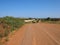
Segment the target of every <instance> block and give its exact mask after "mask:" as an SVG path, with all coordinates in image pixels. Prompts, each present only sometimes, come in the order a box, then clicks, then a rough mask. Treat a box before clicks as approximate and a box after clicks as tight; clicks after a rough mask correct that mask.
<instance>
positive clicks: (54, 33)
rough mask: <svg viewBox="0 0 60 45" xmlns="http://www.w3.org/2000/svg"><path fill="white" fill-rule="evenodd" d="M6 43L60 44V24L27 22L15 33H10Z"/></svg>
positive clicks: (25, 44)
mask: <svg viewBox="0 0 60 45" xmlns="http://www.w3.org/2000/svg"><path fill="white" fill-rule="evenodd" d="M6 45H60V25H59V24H48V23H34V24H26V25H24V26H23V27H22V28H20V29H19V30H18V31H17V32H14V33H13V35H9V41H8V42H7V43H6Z"/></svg>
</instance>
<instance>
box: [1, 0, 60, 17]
mask: <svg viewBox="0 0 60 45" xmlns="http://www.w3.org/2000/svg"><path fill="white" fill-rule="evenodd" d="M4 16H13V17H33V18H46V17H52V18H60V0H0V17H4Z"/></svg>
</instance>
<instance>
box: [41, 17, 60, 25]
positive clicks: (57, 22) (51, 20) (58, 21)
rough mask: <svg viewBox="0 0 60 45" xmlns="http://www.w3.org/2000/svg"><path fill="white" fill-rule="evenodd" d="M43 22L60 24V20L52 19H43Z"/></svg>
mask: <svg viewBox="0 0 60 45" xmlns="http://www.w3.org/2000/svg"><path fill="white" fill-rule="evenodd" d="M41 22H45V23H53V24H60V18H50V17H48V18H43V19H41Z"/></svg>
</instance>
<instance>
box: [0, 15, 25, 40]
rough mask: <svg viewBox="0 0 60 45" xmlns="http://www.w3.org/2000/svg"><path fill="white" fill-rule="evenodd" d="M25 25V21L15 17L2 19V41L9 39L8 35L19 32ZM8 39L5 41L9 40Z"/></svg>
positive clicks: (0, 23) (0, 20) (0, 31)
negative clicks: (15, 31)
mask: <svg viewBox="0 0 60 45" xmlns="http://www.w3.org/2000/svg"><path fill="white" fill-rule="evenodd" d="M23 24H24V19H21V18H14V17H9V16H6V17H2V18H0V40H1V39H2V38H4V37H7V36H8V34H9V33H10V32H12V31H14V30H17V29H18V28H20V27H21V26H22V25H23ZM7 39H8V38H6V39H5V40H6V41H8V40H7Z"/></svg>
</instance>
